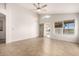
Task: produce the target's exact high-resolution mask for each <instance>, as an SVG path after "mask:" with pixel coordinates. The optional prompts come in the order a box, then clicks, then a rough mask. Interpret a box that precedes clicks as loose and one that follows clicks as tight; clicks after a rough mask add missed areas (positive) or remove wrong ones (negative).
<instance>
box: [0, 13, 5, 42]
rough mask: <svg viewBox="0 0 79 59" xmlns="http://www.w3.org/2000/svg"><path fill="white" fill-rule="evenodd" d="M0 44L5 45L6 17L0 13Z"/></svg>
mask: <svg viewBox="0 0 79 59" xmlns="http://www.w3.org/2000/svg"><path fill="white" fill-rule="evenodd" d="M0 43H6V16H5V15H4V14H2V13H0Z"/></svg>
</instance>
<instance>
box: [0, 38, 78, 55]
mask: <svg viewBox="0 0 79 59" xmlns="http://www.w3.org/2000/svg"><path fill="white" fill-rule="evenodd" d="M0 55H2V56H4V55H6V56H15V55H16V56H17V55H18V56H22V55H23V56H48V55H49V56H77V55H79V45H78V44H75V43H69V42H65V41H59V40H55V39H47V38H33V39H27V40H22V41H17V42H13V43H8V44H0Z"/></svg>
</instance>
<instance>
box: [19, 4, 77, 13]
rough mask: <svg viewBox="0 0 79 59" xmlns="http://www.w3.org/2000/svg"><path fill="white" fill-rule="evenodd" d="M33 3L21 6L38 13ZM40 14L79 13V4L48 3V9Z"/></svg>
mask: <svg viewBox="0 0 79 59" xmlns="http://www.w3.org/2000/svg"><path fill="white" fill-rule="evenodd" d="M32 4H33V3H20V4H19V5H21V6H23V7H24V8H27V9H28V10H31V11H33V12H36V10H35V7H34V6H33V5H32ZM45 4H46V3H45ZM39 13H40V14H57V13H79V3H47V7H45V8H44V9H42V10H41V12H39Z"/></svg>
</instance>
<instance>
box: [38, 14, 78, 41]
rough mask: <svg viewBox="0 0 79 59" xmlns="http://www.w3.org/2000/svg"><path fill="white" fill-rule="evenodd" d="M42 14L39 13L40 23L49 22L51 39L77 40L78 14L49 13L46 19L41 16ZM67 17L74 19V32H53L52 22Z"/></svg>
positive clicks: (66, 18)
mask: <svg viewBox="0 0 79 59" xmlns="http://www.w3.org/2000/svg"><path fill="white" fill-rule="evenodd" d="M43 16H44V15H40V23H50V28H51V32H50V38H52V39H58V40H64V41H69V42H79V41H78V40H79V38H78V34H79V30H78V25H79V23H78V22H79V20H78V17H79V14H51V15H50V16H51V17H50V18H48V19H46V18H43ZM68 19H70V20H71V19H75V33H74V34H56V33H55V28H54V23H55V22H56V21H63V20H68Z"/></svg>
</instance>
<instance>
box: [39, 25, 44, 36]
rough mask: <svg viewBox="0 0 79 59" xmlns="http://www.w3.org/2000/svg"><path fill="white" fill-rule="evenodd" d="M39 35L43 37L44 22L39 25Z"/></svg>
mask: <svg viewBox="0 0 79 59" xmlns="http://www.w3.org/2000/svg"><path fill="white" fill-rule="evenodd" d="M39 37H44V24H40V25H39Z"/></svg>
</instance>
